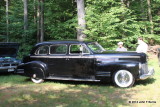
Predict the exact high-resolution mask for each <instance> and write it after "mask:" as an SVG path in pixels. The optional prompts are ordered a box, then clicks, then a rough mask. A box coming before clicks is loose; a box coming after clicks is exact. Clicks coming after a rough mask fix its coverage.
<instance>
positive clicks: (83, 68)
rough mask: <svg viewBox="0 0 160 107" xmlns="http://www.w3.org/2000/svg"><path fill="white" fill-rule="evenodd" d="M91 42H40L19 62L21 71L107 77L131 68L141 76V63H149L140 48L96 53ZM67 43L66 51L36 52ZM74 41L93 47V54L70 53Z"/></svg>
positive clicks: (46, 75) (52, 75)
mask: <svg viewBox="0 0 160 107" xmlns="http://www.w3.org/2000/svg"><path fill="white" fill-rule="evenodd" d="M88 43H90V42H79V41H54V42H42V43H39V44H36V45H35V47H34V48H33V49H32V51H31V53H30V55H29V56H26V57H24V59H23V64H21V65H20V66H18V71H17V72H19V73H20V72H21V71H22V72H24V74H22V75H25V76H29V77H33V75H34V74H36V76H37V78H43V79H47V78H50V79H52V78H53V79H54V78H56V77H60V78H72V79H91V80H93V81H94V80H107V79H111V78H112V75H113V74H114V73H115V72H116V71H118V70H122V69H123V70H128V71H130V72H131V73H132V74H133V75H134V77H135V79H138V78H139V63H146V55H145V54H144V53H136V52H115V51H105V52H102V53H94V52H93V51H92V50H90V49H89V48H88V47H87V44H88ZM53 44H66V45H68V51H67V53H66V55H50V53H48V54H47V55H36V53H35V52H36V50H37V49H38V48H39V47H40V46H43V45H47V46H51V45H53ZM70 44H82V45H84V46H86V48H87V49H88V50H90V54H83V53H82V54H79V55H72V54H70V53H69V46H70Z"/></svg>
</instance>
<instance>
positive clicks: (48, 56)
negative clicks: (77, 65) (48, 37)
mask: <svg viewBox="0 0 160 107" xmlns="http://www.w3.org/2000/svg"><path fill="white" fill-rule="evenodd" d="M30 57H31V58H108V59H112V58H140V56H111V57H110V56H81V55H79V56H70V55H67V56H59V55H55V56H50V55H46V56H30Z"/></svg>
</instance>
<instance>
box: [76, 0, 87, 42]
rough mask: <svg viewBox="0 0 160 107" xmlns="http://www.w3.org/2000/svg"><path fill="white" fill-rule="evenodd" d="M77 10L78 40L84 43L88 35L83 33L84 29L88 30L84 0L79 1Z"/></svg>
mask: <svg viewBox="0 0 160 107" xmlns="http://www.w3.org/2000/svg"><path fill="white" fill-rule="evenodd" d="M77 10H78V11H77V14H78V29H77V39H78V40H79V41H83V40H84V39H85V38H86V35H85V34H84V33H83V31H84V29H85V28H86V22H85V9H84V0H77Z"/></svg>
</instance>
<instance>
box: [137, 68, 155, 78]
mask: <svg viewBox="0 0 160 107" xmlns="http://www.w3.org/2000/svg"><path fill="white" fill-rule="evenodd" d="M154 72H155V71H154V68H149V69H148V73H147V74H142V75H140V77H139V79H141V80H144V79H147V78H149V77H151V76H153V75H154Z"/></svg>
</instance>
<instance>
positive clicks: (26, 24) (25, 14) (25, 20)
mask: <svg viewBox="0 0 160 107" xmlns="http://www.w3.org/2000/svg"><path fill="white" fill-rule="evenodd" d="M23 3H24V32H25V35H26V31H27V30H28V0H23Z"/></svg>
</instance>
